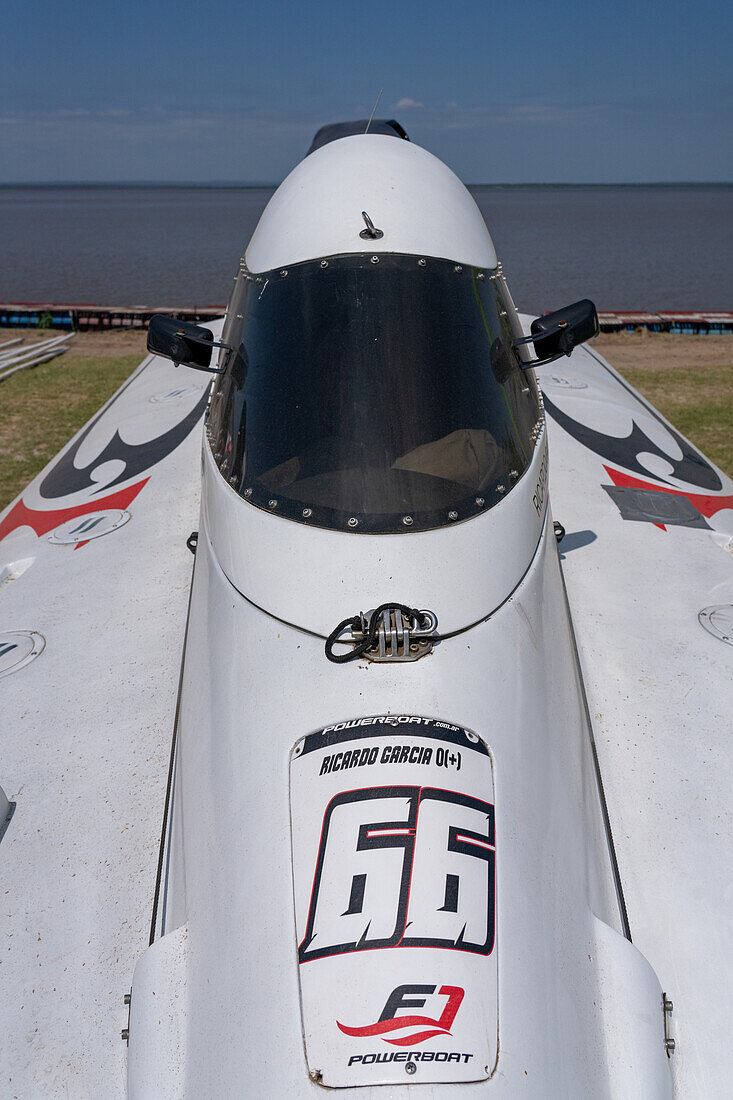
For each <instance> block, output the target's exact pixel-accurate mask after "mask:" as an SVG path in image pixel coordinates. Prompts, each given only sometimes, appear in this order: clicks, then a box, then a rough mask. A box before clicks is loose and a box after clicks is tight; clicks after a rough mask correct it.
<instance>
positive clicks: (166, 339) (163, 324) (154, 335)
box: [148, 313, 229, 374]
mask: <svg viewBox="0 0 733 1100" xmlns="http://www.w3.org/2000/svg"><path fill="white" fill-rule="evenodd" d="M224 347H229V345H228V344H219V343H217V342H216V341H215V340H214V337H213V334H212V333H211V330H210V329H208V328H202V326H201V325H193V324H191V322H190V321H177V320H176V319H175V317H166V316H165V314H163V313H156V314H155V316H154V317H151V318H150V323H149V324H148V351H151V352H152V353H153V355H162V356H163V357H164V358H165V359H172V360H173V362H174V363H175V365H176V366H179V364H181V363H182V364H183V365H184V366H185V367H193V369H194V370H207V371H211V372H212V374H221V371H220V370H219V368H218V367H212V366H211V352H212V350H213V349H214V348H224Z"/></svg>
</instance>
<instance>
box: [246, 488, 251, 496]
mask: <svg viewBox="0 0 733 1100" xmlns="http://www.w3.org/2000/svg"><path fill="white" fill-rule="evenodd" d="M244 495H245V496H246V497H251V496H252V490H251V489H245V490H244Z"/></svg>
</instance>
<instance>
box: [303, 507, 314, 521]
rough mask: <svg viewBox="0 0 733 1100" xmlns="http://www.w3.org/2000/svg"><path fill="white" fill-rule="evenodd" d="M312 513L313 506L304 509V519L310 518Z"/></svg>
mask: <svg viewBox="0 0 733 1100" xmlns="http://www.w3.org/2000/svg"><path fill="white" fill-rule="evenodd" d="M312 515H313V509H312V508H304V509H303V519H308V518H309V517H310V516H312Z"/></svg>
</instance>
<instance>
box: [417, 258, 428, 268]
mask: <svg viewBox="0 0 733 1100" xmlns="http://www.w3.org/2000/svg"><path fill="white" fill-rule="evenodd" d="M427 262H428V261H427V260H426V259H425V258H424V257H421V258H420V259H419V260H418V261H417V263H418V266H419V267H425V265H426V264H427Z"/></svg>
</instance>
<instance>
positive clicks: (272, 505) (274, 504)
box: [267, 497, 277, 508]
mask: <svg viewBox="0 0 733 1100" xmlns="http://www.w3.org/2000/svg"><path fill="white" fill-rule="evenodd" d="M267 507H268V508H277V501H276V500H275V498H274V497H273V498H272V500H268V502H267Z"/></svg>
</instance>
